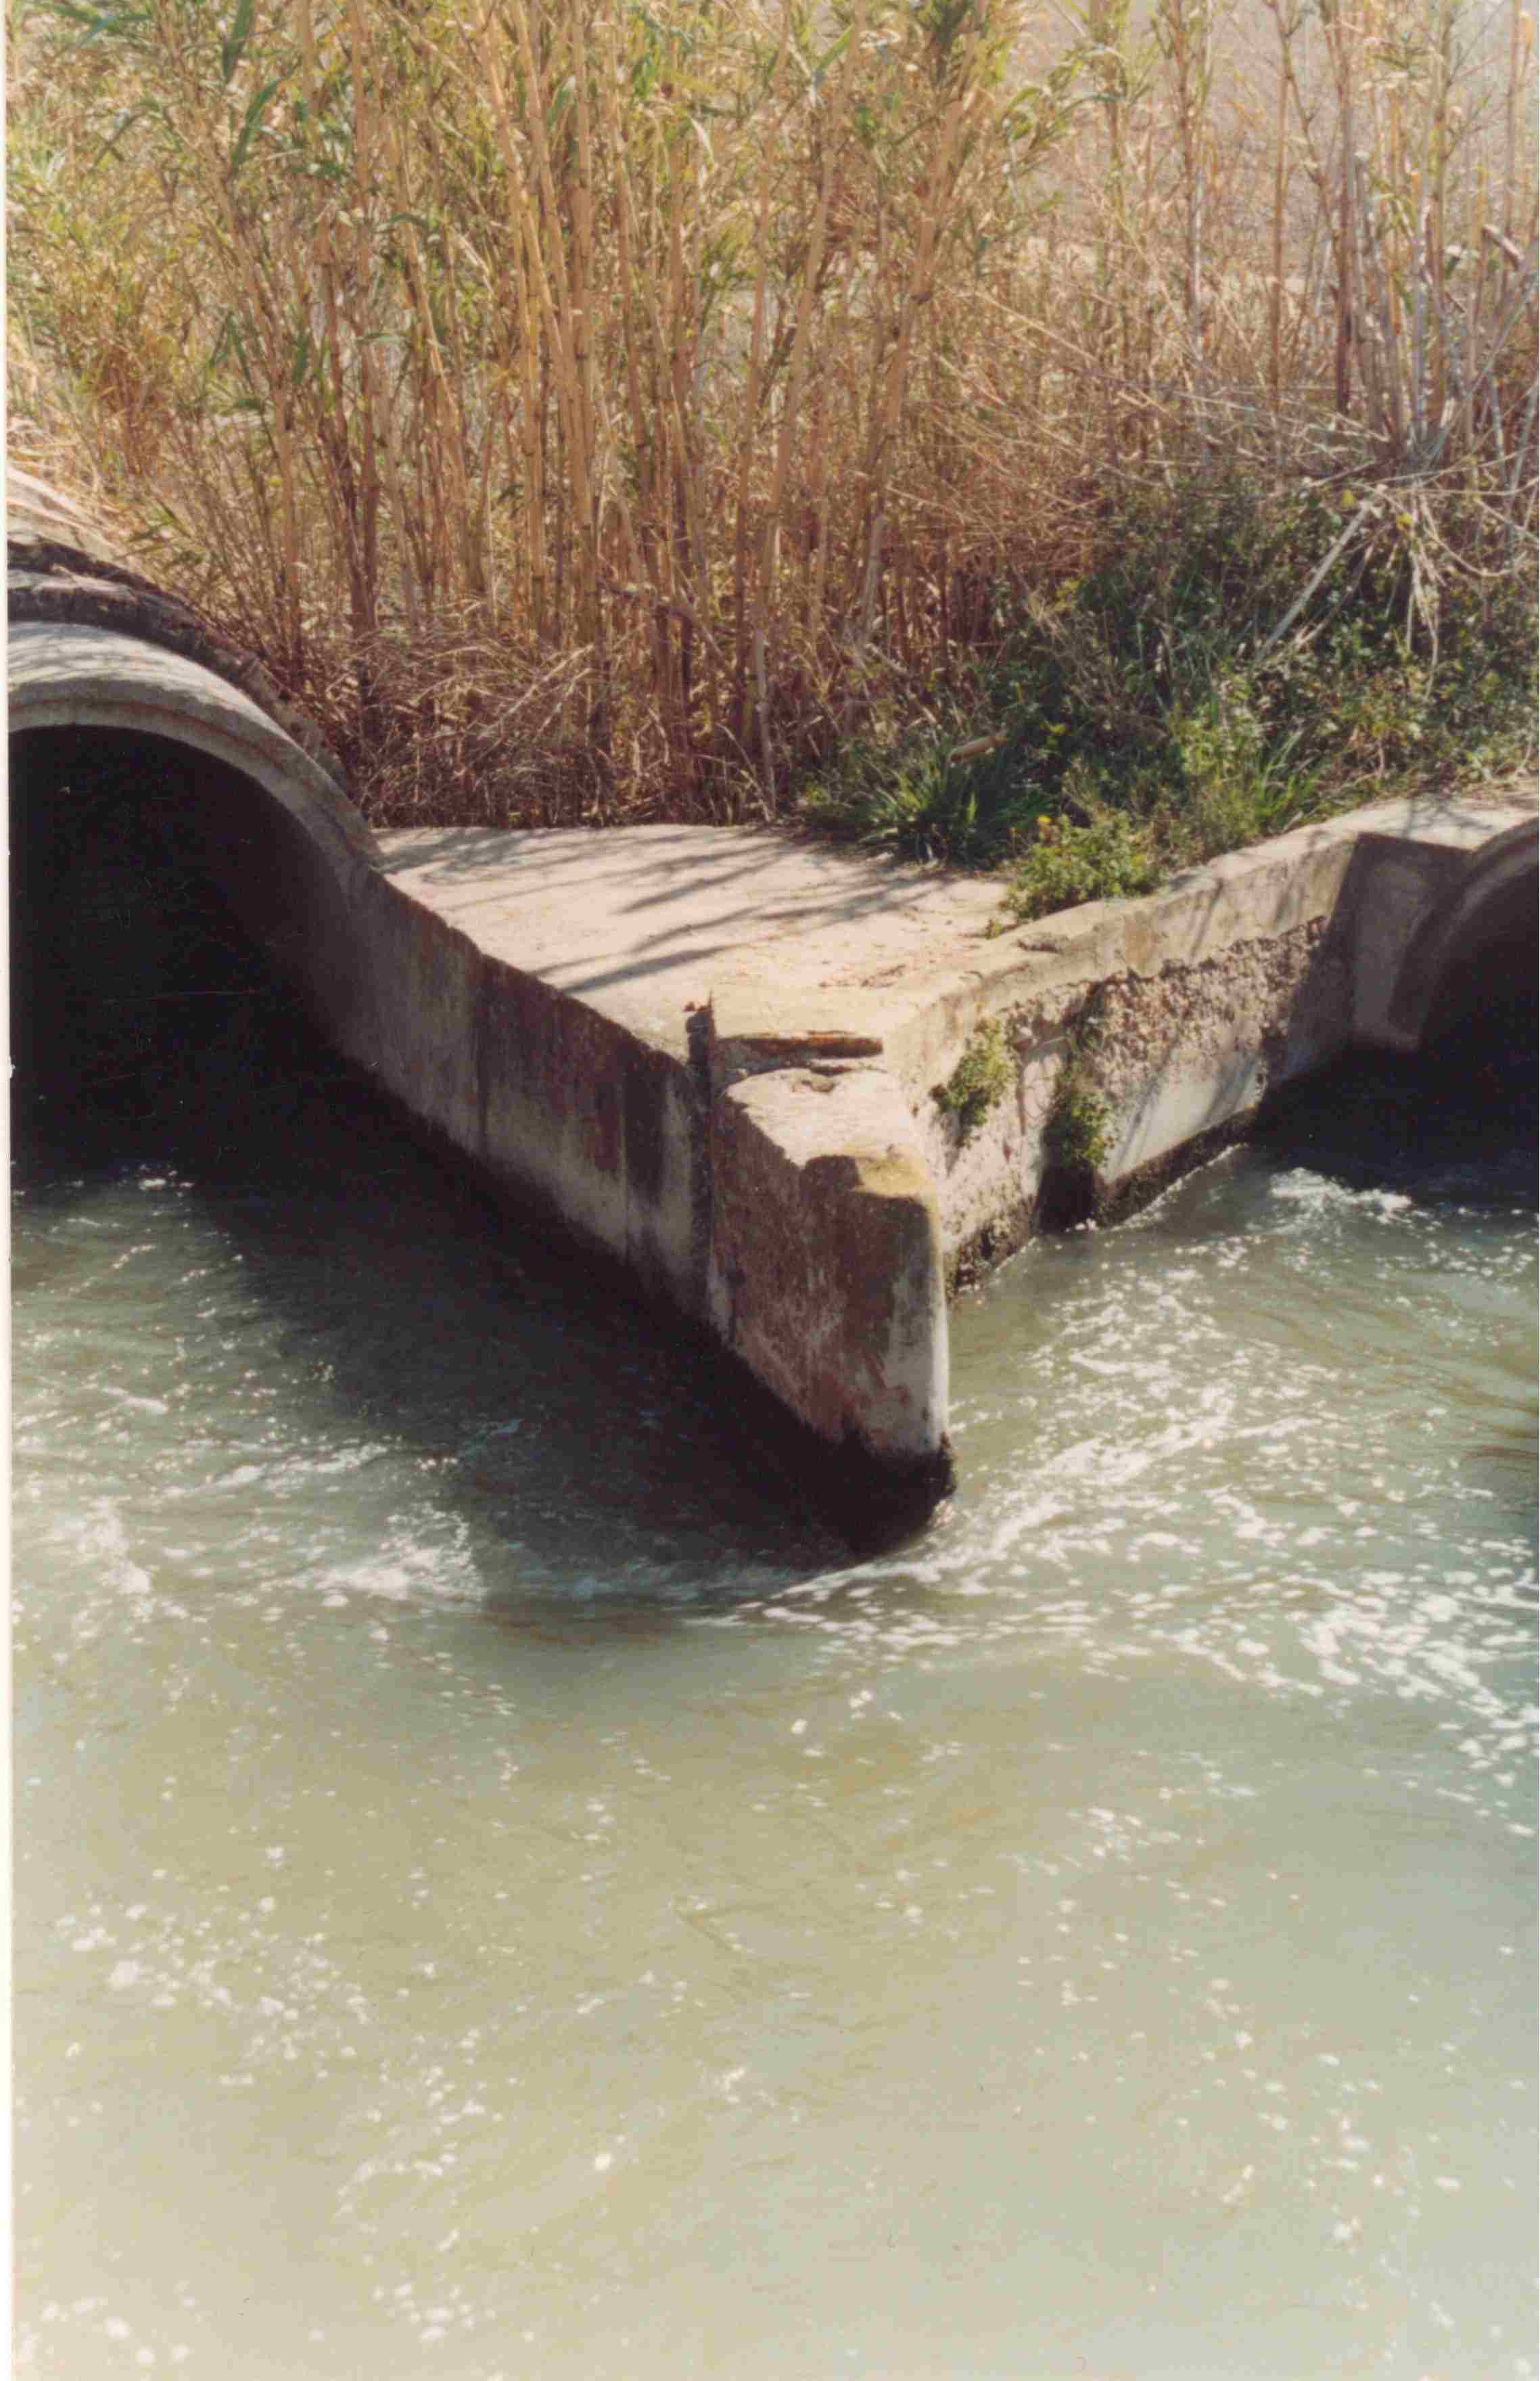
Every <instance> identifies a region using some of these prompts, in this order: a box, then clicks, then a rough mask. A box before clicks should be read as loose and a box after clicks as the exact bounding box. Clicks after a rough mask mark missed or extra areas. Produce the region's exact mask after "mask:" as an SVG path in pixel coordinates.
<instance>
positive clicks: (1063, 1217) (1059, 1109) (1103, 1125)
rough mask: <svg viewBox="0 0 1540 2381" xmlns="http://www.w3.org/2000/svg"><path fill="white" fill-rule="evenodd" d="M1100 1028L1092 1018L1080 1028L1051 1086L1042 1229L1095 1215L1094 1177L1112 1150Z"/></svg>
mask: <svg viewBox="0 0 1540 2381" xmlns="http://www.w3.org/2000/svg"><path fill="white" fill-rule="evenodd" d="M1100 1040H1101V1029H1100V1027H1099V1025H1098V1024H1097V1022H1096V1021H1095V1020H1094V1019H1087V1020H1084V1021H1082V1024H1081V1026H1080V1027H1079V1029H1078V1031H1077V1032H1076V1033H1075V1035H1074V1038H1073V1040H1072V1041H1071V1043H1070V1044H1069V1054H1068V1056H1066V1058H1065V1061H1064V1064H1063V1066H1062V1067H1061V1068H1060V1069H1059V1076H1058V1081H1057V1084H1056V1085H1055V1087H1054V1097H1053V1105H1052V1106H1051V1107H1050V1108H1049V1110H1048V1116H1047V1121H1046V1123H1045V1125H1044V1128H1043V1155H1044V1160H1045V1164H1044V1171H1043V1185H1042V1189H1041V1191H1039V1193H1038V1222H1039V1225H1040V1226H1041V1227H1042V1228H1043V1229H1044V1230H1045V1231H1066V1230H1068V1229H1069V1227H1070V1226H1071V1225H1074V1224H1082V1223H1084V1222H1085V1221H1086V1219H1087V1217H1088V1216H1091V1215H1094V1213H1095V1210H1096V1199H1097V1191H1098V1177H1099V1175H1100V1173H1101V1170H1102V1168H1103V1166H1105V1165H1106V1159H1107V1153H1108V1150H1109V1148H1110V1146H1111V1137H1112V1134H1111V1115H1110V1112H1109V1109H1108V1106H1107V1103H1106V1099H1105V1098H1104V1097H1103V1095H1102V1093H1100V1092H1099V1091H1098V1090H1097V1089H1096V1082H1095V1076H1094V1056H1095V1052H1096V1050H1097V1048H1098V1046H1099V1044H1100Z"/></svg>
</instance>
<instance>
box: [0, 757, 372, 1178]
mask: <svg viewBox="0 0 1540 2381" xmlns="http://www.w3.org/2000/svg"><path fill="white" fill-rule="evenodd" d="M305 859H306V855H305V852H304V849H303V836H302V830H301V829H300V828H299V826H298V825H297V824H296V823H295V822H294V821H293V820H292V819H291V818H290V817H289V815H288V814H287V812H286V811H285V810H284V809H283V807H282V805H281V804H279V803H277V802H275V800H273V799H272V798H271V797H270V796H269V795H268V794H267V793H266V792H265V791H264V790H263V788H261V787H259V786H257V785H255V784H253V783H252V781H251V779H249V778H248V777H246V776H244V775H242V774H241V773H240V772H239V771H238V770H237V769H235V768H233V767H230V766H229V765H227V764H226V763H223V762H220V761H217V760H214V759H213V758H211V757H210V756H208V755H207V754H205V753H202V752H201V751H197V750H195V749H193V748H192V747H190V746H189V745H186V744H183V743H179V742H177V741H175V740H173V739H169V738H165V737H160V736H154V735H148V734H144V733H142V732H139V731H129V730H125V729H106V728H98V727H49V728H33V729H27V730H22V731H20V732H18V733H16V734H14V735H13V736H12V738H11V739H10V873H11V883H10V904H11V912H10V914H11V1051H12V1105H13V1116H14V1117H15V1119H16V1123H17V1126H18V1130H19V1131H21V1132H22V1133H23V1134H24V1135H27V1136H29V1137H32V1138H36V1139H42V1140H44V1141H46V1142H50V1143H53V1144H55V1145H57V1144H60V1143H63V1144H67V1145H69V1146H72V1147H77V1148H79V1149H81V1150H86V1149H89V1150H90V1151H91V1152H92V1154H94V1155H97V1156H116V1155H121V1156H126V1157H127V1156H131V1155H134V1154H141V1153H143V1152H146V1151H148V1150H149V1149H150V1147H151V1146H152V1145H156V1146H158V1147H162V1148H166V1147H169V1146H170V1145H171V1144H172V1143H173V1142H177V1141H188V1140H197V1139H199V1138H200V1137H202V1139H203V1140H205V1141H206V1140H209V1139H210V1138H211V1137H212V1139H213V1140H214V1141H215V1142H217V1141H218V1140H219V1139H220V1138H221V1136H226V1137H227V1135H228V1132H229V1129H230V1128H231V1125H232V1122H233V1120H234V1119H235V1118H236V1117H237V1116H238V1117H239V1118H240V1119H241V1121H242V1122H243V1124H244V1125H245V1126H246V1127H247V1128H248V1129H250V1128H251V1127H253V1126H255V1127H257V1128H258V1129H260V1126H261V1123H262V1112H263V1110H265V1109H269V1108H274V1107H275V1106H276V1107H277V1108H279V1109H282V1108H284V1107H286V1106H287V1107H289V1108H292V1105H293V1102H294V1098H295V1095H296V1092H297V1090H302V1087H303V1086H304V1084H305V1083H306V1082H307V1081H310V1080H312V1079H313V1078H315V1077H316V1076H317V1075H318V1074H324V1073H328V1072H332V1071H335V1067H336V1062H335V1061H333V1060H332V1058H331V1056H330V1054H329V1053H328V1052H327V1051H326V1049H325V1047H324V1044H323V1043H322V1042H321V1040H320V1038H319V1036H318V1034H317V1033H316V1032H315V1030H314V1028H313V1027H312V1024H311V1022H310V1020H309V1019H308V1017H307V1016H306V1014H305V1011H304V1009H303V1007H302V1006H301V1004H300V1002H299V999H298V997H297V995H295V993H294V992H293V991H292V990H291V989H290V988H289V986H288V985H287V983H285V982H284V981H283V979H282V977H281V976H280V974H279V973H278V971H277V970H276V969H275V966H274V964H273V961H272V959H271V956H270V953H269V950H268V948H267V947H266V946H267V943H268V940H269V937H270V936H271V935H272V934H274V933H275V931H276V930H277V929H278V928H279V927H280V926H281V922H282V920H283V917H284V914H285V911H286V909H287V908H288V907H289V906H290V903H291V897H292V892H293V887H294V886H295V885H296V884H297V883H298V882H299V880H300V874H301V872H302V871H303V869H304V866H305Z"/></svg>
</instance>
